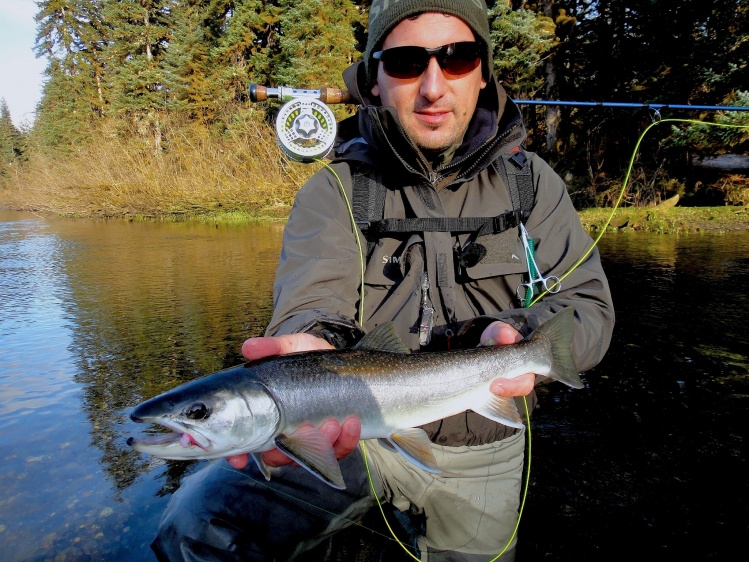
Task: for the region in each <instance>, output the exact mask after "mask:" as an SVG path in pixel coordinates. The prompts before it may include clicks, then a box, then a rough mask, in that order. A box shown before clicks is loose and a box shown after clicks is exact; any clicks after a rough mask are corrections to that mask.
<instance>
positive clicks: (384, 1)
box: [152, 0, 614, 561]
mask: <svg viewBox="0 0 749 562" xmlns="http://www.w3.org/2000/svg"><path fill="white" fill-rule="evenodd" d="M368 29H369V36H368V41H367V46H366V51H365V53H364V60H363V61H361V62H357V63H355V64H354V65H353V66H351V67H350V68H348V69H347V70H346V71H345V72H344V82H345V84H346V87H347V88H348V89H349V91H350V92H351V94H352V95H353V96H354V97H355V98H356V100H357V102H358V103H359V106H358V111H357V114H356V115H355V116H353V117H351V118H349V119H347V120H345V121H344V122H343V123H341V127H340V132H339V137H340V138H339V139H338V143H337V146H336V154H335V158H334V160H333V162H332V164H331V167H330V168H323V169H321V170H320V171H319V172H317V173H316V174H315V175H314V176H313V177H312V178H311V179H310V180H309V181H308V182H307V184H306V185H305V186H304V187H302V189H301V190H300V191H299V193H298V195H297V197H296V202H295V204H294V208H293V210H292V212H291V216H290V218H289V221H288V223H287V225H286V229H285V233H284V241H283V248H282V252H281V259H280V263H279V266H278V270H277V273H276V280H275V287H274V296H275V300H274V303H275V306H274V313H273V317H272V320H271V322H270V324H269V326H268V328H267V332H266V336H265V337H258V338H252V339H249V340H247V341H246V342H245V343H244V345H243V346H242V352H243V354H244V355H245V357H246V358H247V359H250V360H254V359H259V358H262V357H266V356H271V355H280V354H285V353H290V352H295V351H306V350H315V349H330V348H333V347H339V348H341V347H346V346H350V345H353V344H354V343H355V342H356V341H357V340H358V339H359V338H361V337H362V335H363V334H364V333H366V332H368V331H370V330H371V329H372V328H374V327H375V326H378V325H380V324H382V323H384V322H387V321H393V322H394V323H395V327H396V330H397V332H398V334H399V335H400V337H401V338H402V339H403V340H404V342H405V343H406V345H407V346H408V347H409V348H410V349H411V350H412V351H414V352H419V351H429V350H445V349H453V348H457V347H468V346H476V345H479V344H482V345H503V344H510V343H514V342H517V341H519V340H520V339H521V338H522V337H524V336H526V335H528V334H529V333H530V332H532V331H533V330H534V329H535V328H537V327H538V326H539V325H541V324H542V323H544V322H545V321H546V320H548V319H549V318H551V317H552V316H553V315H554V313H555V312H557V311H559V310H560V309H562V308H565V307H574V309H575V319H576V321H575V329H574V339H573V344H572V353H573V357H574V360H575V363H576V367H577V369H578V370H579V371H585V370H588V369H590V368H592V367H594V366H595V365H596V364H597V363H598V362H599V361H600V360H601V359H602V357H603V355H604V353H605V352H606V350H607V348H608V345H609V342H610V339H611V334H612V330H613V324H614V311H613V305H612V302H611V295H610V292H609V288H608V283H607V280H606V277H605V275H604V273H603V270H602V268H601V264H600V259H599V255H598V252H597V250H593V251H592V252H590V253H589V254H586V251H587V250H588V249H589V248H590V246H591V244H592V241H591V239H590V237H589V236H587V234H586V233H585V232H584V230H583V229H582V227H581V224H580V221H579V218H578V215H577V213H576V211H575V209H574V208H573V205H572V203H571V201H570V198H569V196H568V194H567V191H566V188H565V185H564V183H563V181H562V180H561V179H560V178H559V177H558V176H557V175H556V174H555V173H554V172H553V171H552V170H551V168H550V167H549V166H548V165H547V164H546V163H545V162H544V161H543V160H541V159H540V158H539V157H538V156H536V155H535V154H532V153H529V152H527V151H525V150H524V149H523V148H522V143H523V141H524V138H525V130H524V127H523V124H522V121H521V115H520V112H519V110H518V108H517V106H516V105H515V104H514V103H513V102H512V100H510V99H509V98H508V97H507V94H506V93H505V91H504V90H503V89H502V87H501V86H500V85H499V84H498V82H497V80H496V78H495V76H494V72H493V68H494V67H493V61H492V45H491V37H490V30H489V21H488V17H487V7H486V4H485V2H484V0H374V1H373V2H372V7H371V10H370V14H369V28H368ZM333 171H335V174H334V173H333ZM339 182H340V183H339ZM344 192H345V196H344V195H343V193H344ZM368 195H369V196H368ZM350 205H351V206H352V207H350ZM352 216H353V217H354V218H355V220H356V221H357V222H358V223H359V225H358V227H359V229H360V232H359V235H360V240H359V241H358V240H357V236H356V232H355V229H354V228H353V227H352V221H351V217H352ZM481 217H489V219H487V220H484V221H483V222H482V221H481V220H478V218H481ZM402 219H412V220H402ZM477 222H478V223H480V224H479V225H478V226H476V224H475V223H477ZM525 232H527V233H528V239H524V238H523V233H525ZM528 248H530V250H528ZM527 251H530V252H531V254H530V255H527ZM586 255H587V257H585V258H584V259H583V260H582V262H581V263H579V264H576V262H577V261H578V260H579V259H580V258H581V257H582V256H586ZM360 260H362V262H361V264H360ZM362 264H363V266H364V268H365V269H366V271H365V273H364V285H363V287H362V286H360V283H361V279H360V275H359V271H360V269H361V267H360V266H361V265H362ZM531 264H532V265H533V266H534V267H533V268H530V267H529V266H530V265H531ZM535 268H537V269H538V271H534V269H535ZM570 270H571V272H570V273H569V274H568V275H566V276H564V275H563V274H564V273H565V272H568V271H570ZM529 273H530V274H531V278H532V279H536V278H537V277H536V276H537V275H539V274H546V275H547V276H551V275H552V274H553V275H554V276H556V277H559V278H560V279H561V283H560V284H558V285H554V286H552V287H550V289H551V291H550V292H549V293H548V294H546V295H545V296H544V297H543V298H542V299H541V300H539V301H538V302H536V303H534V304H533V305H532V306H528V305H529V304H530V303H531V297H532V294H529V293H527V292H526V291H525V287H523V285H522V283H523V282H524V281H526V280H527V279H528V274H529ZM519 288H522V289H523V290H519ZM438 377H439V373H438V372H435V379H437V380H438ZM538 378H539V379H542V378H543V377H538ZM536 379H537V377H536V376H535V374H533V373H528V374H526V375H521V376H520V377H518V378H515V379H511V380H509V379H499V380H495V381H494V382H493V383H492V387H491V390H492V392H494V393H495V394H497V395H498V396H505V397H518V398H517V399H516V400H519V402H518V403H519V404H522V397H525V398H526V399H527V402H528V407H529V409H532V408H533V406H534V405H535V403H536V396H535V393H534V391H533V388H534V385H535V384H536V383H537V382H541V380H539V381H537V380H536ZM520 411H521V412H524V408H523V407H521V408H520ZM319 429H320V431H321V432H322V433H323V434H324V435H325V436H326V437H327V438H328V440H329V441H330V442H331V443H332V444H333V447H334V450H335V452H336V456H337V457H338V458H340V459H341V461H340V464H341V470H342V473H343V476H344V480H345V483H346V489H345V490H335V489H333V488H331V487H330V486H328V485H327V484H325V483H323V482H322V481H321V480H319V479H318V478H316V477H314V476H313V475H312V474H310V473H309V472H308V471H307V470H303V469H301V468H299V467H296V466H294V465H293V464H290V463H291V461H290V460H289V459H288V457H286V456H285V455H284V454H283V453H281V452H280V451H278V450H277V449H274V450H272V451H268V452H266V453H264V454H263V460H264V461H265V463H266V464H267V465H269V466H271V467H276V468H273V469H272V472H273V477H272V478H271V480H270V481H267V482H266V480H265V478H263V476H262V474H261V472H260V471H259V470H258V468H257V466H256V465H255V463H252V462H249V460H248V456H247V455H246V454H245V455H237V456H235V457H231V458H229V459H227V460H228V461H229V462H228V463H227V462H224V461H223V460H221V461H218V462H215V463H212V464H210V465H208V466H207V467H205V468H203V469H202V470H200V471H198V472H197V473H195V474H193V475H191V476H189V477H188V478H186V479H185V480H184V482H183V484H182V486H181V488H180V489H179V490H178V491H177V492H176V493H175V494H174V496H173V497H172V499H171V501H170V503H169V506H168V507H167V509H166V511H165V513H164V516H163V519H162V521H161V524H160V527H159V532H158V536H157V538H156V539H155V541H154V543H153V545H152V546H153V549H154V551H155V552H156V553H157V556H158V558H159V559H160V560H171V561H175V560H290V559H292V558H294V557H295V556H297V555H298V554H300V553H302V552H304V551H306V550H309V549H310V548H312V547H314V546H315V545H317V544H319V543H320V542H321V541H323V540H325V539H326V538H327V537H329V536H330V535H331V534H332V533H335V532H336V531H338V530H340V529H342V528H344V527H346V526H348V525H351V524H352V523H354V522H356V521H357V520H359V519H360V518H361V517H363V515H364V514H365V513H366V512H367V511H368V510H370V509H371V508H372V507H373V506H375V505H376V503H375V502H376V500H375V498H374V497H373V493H372V491H371V489H370V483H369V481H368V473H369V474H371V477H372V480H373V483H374V487H375V489H376V490H377V495H378V499H379V501H381V502H384V503H386V504H387V505H390V506H392V507H393V508H394V509H397V510H399V511H400V512H403V513H406V514H410V515H411V516H413V518H414V520H419V518H420V520H421V521H425V525H424V529H423V533H422V534H421V535H420V536H419V537H418V547H419V551H420V556H421V559H422V560H426V559H428V560H430V561H433V560H491V559H493V558H494V557H495V556H497V554H499V553H500V552H502V551H504V554H503V555H502V557H501V558H500V559H501V560H513V559H514V557H515V545H516V540H517V539H516V537H515V534H514V529H515V526H516V523H517V519H518V507H519V501H520V493H521V487H522V486H521V485H522V482H521V477H522V473H523V462H524V448H525V431H524V430H518V429H515V428H510V427H506V426H504V425H501V424H498V423H496V422H493V421H490V420H488V419H487V418H484V417H482V416H480V415H479V414H476V413H474V412H472V411H468V412H465V413H463V414H460V415H456V416H452V417H448V418H446V419H442V420H439V421H437V422H434V423H430V424H427V425H426V426H424V427H423V429H425V430H426V432H427V434H428V435H429V437H430V439H431V441H432V443H433V444H432V452H433V453H434V455H435V457H436V459H437V461H438V464H439V465H440V467H441V469H442V472H441V473H440V474H433V473H430V472H427V471H424V470H422V469H421V468H418V467H416V466H414V465H413V464H412V463H411V462H409V461H408V460H406V459H404V458H403V457H402V456H401V455H399V454H398V453H397V452H395V451H394V450H392V449H390V448H389V447H387V446H385V445H383V444H381V443H380V442H378V441H376V440H373V441H367V442H366V448H365V449H363V448H359V447H357V445H358V442H359V435H360V433H359V431H360V423H359V420H357V419H356V418H353V417H350V418H348V419H346V420H345V421H344V422H343V423H341V424H339V423H338V421H336V420H329V421H327V422H325V423H324V424H323V425H322V426H321V427H320V428H319ZM365 453H366V462H365V458H364V454H365ZM230 465H231V466H230ZM232 467H233V468H232ZM368 468H369V470H368Z"/></svg>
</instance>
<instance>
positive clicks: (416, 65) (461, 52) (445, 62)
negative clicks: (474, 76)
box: [372, 41, 482, 79]
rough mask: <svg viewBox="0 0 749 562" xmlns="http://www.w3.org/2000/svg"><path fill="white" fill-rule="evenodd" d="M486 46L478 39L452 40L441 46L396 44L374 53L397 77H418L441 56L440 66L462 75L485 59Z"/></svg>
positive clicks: (447, 73) (448, 74) (448, 73)
mask: <svg viewBox="0 0 749 562" xmlns="http://www.w3.org/2000/svg"><path fill="white" fill-rule="evenodd" d="M481 54H482V46H481V43H478V42H477V41H461V42H459V43H449V44H447V45H442V46H441V47H435V48H433V49H427V48H426V47H416V46H410V45H409V46H405V47H393V48H392V49H385V50H384V51H377V52H375V53H372V58H373V59H375V60H378V61H381V62H382V69H383V70H384V71H385V74H387V75H388V76H391V77H393V78H401V79H405V78H418V77H419V76H421V75H422V74H423V73H424V71H425V70H426V69H427V67H428V66H429V60H430V59H431V58H432V57H437V62H438V63H439V65H440V68H441V69H442V70H443V72H444V73H445V74H446V75H447V76H448V78H459V77H461V76H464V75H466V74H468V73H469V72H472V71H473V70H474V69H475V68H476V67H477V66H478V65H479V64H480V63H481Z"/></svg>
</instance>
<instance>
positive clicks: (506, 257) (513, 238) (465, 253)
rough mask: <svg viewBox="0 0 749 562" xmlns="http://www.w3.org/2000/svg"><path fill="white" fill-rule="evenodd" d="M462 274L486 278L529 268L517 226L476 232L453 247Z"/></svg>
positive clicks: (521, 271)
mask: <svg viewBox="0 0 749 562" xmlns="http://www.w3.org/2000/svg"><path fill="white" fill-rule="evenodd" d="M456 254H458V255H456V260H457V261H458V263H459V264H460V272H461V276H464V277H467V278H469V279H474V280H476V279H486V278H489V277H499V276H501V275H512V274H523V273H526V272H527V271H528V263H527V260H526V258H525V251H524V249H523V242H522V241H521V240H520V238H519V237H518V232H517V229H516V228H513V229H511V230H507V231H505V232H500V233H498V234H487V235H485V236H479V237H478V238H477V239H476V240H475V241H472V242H467V243H466V244H465V245H464V246H463V247H462V249H460V250H456Z"/></svg>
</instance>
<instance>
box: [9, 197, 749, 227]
mask: <svg viewBox="0 0 749 562" xmlns="http://www.w3.org/2000/svg"><path fill="white" fill-rule="evenodd" d="M289 191H290V190H289ZM82 195H84V194H82V193H80V192H70V193H69V194H68V195H67V197H66V198H55V199H47V198H44V197H42V194H40V193H39V194H34V193H30V194H29V193H22V192H19V191H17V190H9V189H0V209H6V210H15V211H26V212H32V213H36V214H40V215H49V216H65V217H75V218H87V219H99V220H101V219H124V220H131V221H132V220H136V221H165V222H179V221H195V222H207V223H215V224H242V223H247V222H250V221H258V220H260V221H285V220H286V218H287V217H288V214H289V212H290V211H291V202H292V199H293V194H292V193H285V194H284V197H283V198H280V199H270V200H261V201H255V202H253V204H252V205H247V204H246V203H245V204H242V205H237V204H236V202H235V203H232V202H219V201H214V202H212V203H210V204H206V203H202V204H197V203H195V202H189V201H185V202H184V203H183V204H182V205H180V206H178V207H173V208H172V209H170V210H163V211H160V212H153V211H149V212H146V213H143V212H139V211H138V210H137V208H136V207H134V206H128V207H123V208H113V207H112V206H109V205H107V206H103V205H101V204H99V205H96V204H95V202H93V201H90V202H89V203H88V204H84V203H85V198H83V197H81V196H82ZM579 214H580V220H581V222H582V224H583V227H585V229H586V230H588V231H589V232H592V233H596V232H600V231H601V230H602V229H604V228H606V229H607V230H609V231H623V232H626V231H639V232H658V233H661V234H686V233H697V232H705V233H707V232H711V233H721V232H734V231H749V208H748V207H670V208H658V207H620V208H618V209H616V211H615V212H614V213H613V215H612V209H611V208H597V209H583V210H581V211H580V212H579Z"/></svg>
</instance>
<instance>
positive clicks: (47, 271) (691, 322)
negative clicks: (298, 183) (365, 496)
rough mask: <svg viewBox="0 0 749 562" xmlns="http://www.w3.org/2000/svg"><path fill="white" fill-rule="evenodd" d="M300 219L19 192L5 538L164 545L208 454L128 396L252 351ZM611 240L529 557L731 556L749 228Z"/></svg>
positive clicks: (9, 257) (743, 463)
mask: <svg viewBox="0 0 749 562" xmlns="http://www.w3.org/2000/svg"><path fill="white" fill-rule="evenodd" d="M281 233H282V226H281V225H279V224H255V225H248V226H242V227H239V226H237V227H220V228H216V227H215V225H213V226H211V225H187V224H164V225H161V224H140V223H127V222H120V221H113V222H94V221H83V220H81V221H77V220H62V219H42V218H39V217H35V216H32V215H21V214H18V213H3V212H0V311H1V314H0V460H2V463H0V539H1V540H2V541H3V544H4V551H3V556H2V557H3V559H7V560H53V559H54V560H83V559H92V560H108V561H120V560H122V561H125V560H138V561H146V562H148V561H150V560H153V556H152V555H151V553H150V550H149V548H148V543H149V542H150V540H151V539H152V538H153V532H154V529H155V526H156V523H157V521H158V518H159V516H160V514H161V512H162V511H163V509H164V507H165V505H166V501H168V498H169V495H170V493H171V492H172V491H173V490H174V489H175V488H176V487H177V486H178V485H179V482H180V480H181V478H182V476H183V475H184V474H185V472H188V471H192V470H195V469H196V468H197V467H199V466H201V464H200V463H193V464H191V463H186V462H179V461H174V462H172V461H170V462H164V461H159V460H156V459H151V458H146V457H142V456H139V455H136V454H134V453H133V452H132V451H131V450H130V448H129V447H127V445H126V444H125V441H126V439H127V437H128V436H130V435H133V434H137V433H140V432H141V431H143V429H144V428H143V427H142V426H140V425H137V424H134V423H132V422H131V421H130V420H129V418H128V413H129V411H130V409H131V408H132V407H133V406H134V405H136V404H138V403H139V402H141V401H142V400H143V399H145V398H148V397H150V396H153V395H155V394H157V393H159V392H162V391H164V390H166V389H168V388H171V387H173V386H175V385H176V384H179V383H182V382H185V381H187V380H190V379H193V378H195V377H197V376H200V375H204V374H208V373H211V372H214V371H216V370H219V369H221V368H224V367H229V366H232V365H234V364H237V363H239V362H240V361H241V357H240V355H239V346H240V344H241V342H242V341H243V340H244V339H245V338H246V337H249V336H252V335H258V334H260V333H262V331H263V329H264V327H265V325H266V324H267V322H268V321H269V319H270V314H271V306H272V295H271V284H272V277H273V271H274V269H275V265H276V262H277V259H278V252H279V246H280V239H281ZM601 250H602V256H603V260H604V263H605V267H606V269H607V273H608V275H609V278H610V281H611V286H612V291H613V293H614V298H615V303H616V307H617V326H616V331H615V334H614V342H613V344H612V347H611V350H610V352H609V354H608V355H607V357H606V358H605V359H604V362H603V363H602V364H601V365H600V366H599V367H597V368H596V369H594V370H593V371H591V372H590V373H588V374H587V375H586V376H585V381H586V384H587V389H586V390H584V391H570V390H569V389H566V388H557V386H555V385H551V386H548V387H544V389H543V393H544V396H542V403H541V407H540V408H539V410H538V411H537V412H536V414H535V415H534V433H533V435H534V441H533V451H534V459H535V461H534V465H533V468H532V471H531V488H530V491H529V500H528V505H527V507H526V511H525V513H524V518H523V520H522V522H521V540H520V545H521V550H520V552H519V556H522V555H524V558H519V561H522V560H538V559H541V558H543V559H544V560H567V559H569V558H570V553H573V552H574V553H575V558H576V559H578V560H598V559H616V558H617V556H620V555H619V553H620V552H624V551H627V550H626V549H623V548H622V544H624V543H626V545H627V546H628V547H629V548H637V549H640V550H645V549H647V550H653V551H657V552H660V553H664V554H672V555H682V556H686V557H687V558H691V555H699V556H702V557H718V558H720V557H721V555H724V556H725V555H726V553H728V552H732V551H733V550H735V548H732V547H737V544H738V543H737V539H736V537H739V536H742V535H741V532H743V531H744V530H745V526H746V521H749V505H747V504H748V502H749V499H747V498H749V494H747V493H746V492H747V483H748V482H749V479H747V476H746V474H747V468H749V467H748V466H747V463H748V462H749V461H747V458H749V456H748V455H747V450H746V442H747V437H748V436H747V431H746V429H745V426H746V418H747V414H749V399H747V396H749V388H748V386H749V375H748V373H749V359H748V357H749V349H748V348H747V347H748V346H747V343H746V336H745V334H746V333H747V329H749V325H748V324H749V320H747V310H749V302H748V300H747V299H749V295H747V291H746V287H747V282H749V234H743V233H741V234H733V235H724V236H699V235H694V236H679V237H677V236H661V235H641V234H625V235H622V234H612V235H607V236H604V238H603V239H602V242H601ZM705 474H707V475H708V477H705ZM539 529H543V531H542V532H540V533H539V531H538V530H539ZM705 537H708V540H705ZM349 546H350V545H349ZM627 552H628V553H629V551H627Z"/></svg>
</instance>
